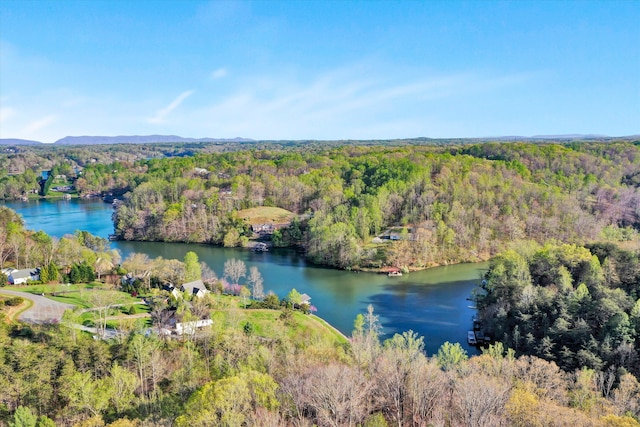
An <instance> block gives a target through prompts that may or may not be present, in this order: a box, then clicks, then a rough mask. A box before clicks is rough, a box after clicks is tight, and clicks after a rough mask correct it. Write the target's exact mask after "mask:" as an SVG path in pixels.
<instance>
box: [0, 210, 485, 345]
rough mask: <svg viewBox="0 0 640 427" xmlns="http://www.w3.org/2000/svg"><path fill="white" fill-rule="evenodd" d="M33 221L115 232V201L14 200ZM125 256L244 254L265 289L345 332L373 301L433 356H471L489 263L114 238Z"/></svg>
mask: <svg viewBox="0 0 640 427" xmlns="http://www.w3.org/2000/svg"><path fill="white" fill-rule="evenodd" d="M4 204H5V205H6V206H8V207H10V208H12V209H14V210H16V211H17V212H18V213H19V214H20V215H22V217H23V218H24V220H25V223H26V226H27V227H28V228H31V229H34V230H44V231H45V232H47V233H48V234H50V235H52V236H57V237H61V236H63V235H65V234H72V233H73V232H74V231H75V230H77V229H81V230H87V231H89V232H90V233H92V234H95V235H98V236H101V237H107V236H108V235H109V234H111V233H113V225H112V223H111V214H112V213H113V210H112V208H111V205H109V204H106V203H103V202H101V201H95V200H75V199H74V200H67V201H34V202H6V203H4ZM112 247H114V248H117V249H118V250H120V251H121V252H122V254H123V256H124V257H126V256H127V255H128V254H130V253H132V252H141V253H146V254H147V255H149V257H151V258H155V257H158V256H162V257H163V258H176V259H183V258H184V255H185V254H186V253H187V252H188V251H194V252H196V253H197V254H198V257H199V258H200V260H201V261H204V262H206V263H207V264H208V265H209V266H210V267H211V268H212V269H213V270H214V271H215V272H216V273H217V274H218V275H222V273H223V266H224V262H225V261H226V260H227V259H229V258H237V259H241V260H243V261H244V262H245V263H246V264H247V269H248V268H249V267H251V266H256V267H258V269H259V270H260V272H261V273H262V276H263V277H264V281H265V290H266V291H268V290H272V291H274V292H275V293H276V294H278V295H279V296H281V297H282V296H285V295H286V294H287V293H288V292H289V291H290V290H291V289H292V288H296V289H297V290H298V291H299V292H300V293H307V294H309V295H310V296H311V302H312V304H313V305H315V306H316V307H317V308H318V313H317V314H318V315H319V316H321V317H323V318H324V319H326V320H327V321H328V322H330V323H331V324H333V325H334V326H335V327H337V328H338V329H340V330H341V331H342V332H344V333H345V334H347V335H349V334H350V333H351V330H352V329H353V320H354V319H355V317H356V315H357V314H358V313H364V312H365V311H366V308H367V306H368V305H369V304H373V306H374V309H375V313H376V314H378V315H379V316H380V321H381V323H382V326H383V332H384V333H385V334H386V335H392V334H394V333H397V332H403V331H407V330H409V329H412V330H414V331H416V332H417V333H418V334H420V335H422V336H424V338H425V347H426V349H427V352H428V353H429V354H433V353H435V352H437V350H438V348H439V347H440V346H441V345H442V343H444V342H445V341H450V342H460V343H461V344H462V345H463V346H464V347H465V348H466V349H467V351H468V352H469V353H470V354H475V353H476V350H475V348H473V347H469V346H467V344H466V336H467V335H466V333H467V330H468V329H470V326H471V318H472V316H473V315H474V314H475V312H474V310H472V309H470V308H469V305H470V302H469V301H467V299H466V298H467V297H469V295H470V294H471V290H472V289H473V287H474V286H475V285H476V284H477V283H478V282H479V281H480V275H481V274H482V272H483V271H484V269H486V267H487V264H486V263H485V264H461V265H455V266H448V267H439V268H433V269H429V270H425V271H421V272H416V273H411V274H408V275H404V276H402V277H388V276H386V275H383V274H373V273H356V272H347V271H342V270H333V269H327V268H321V267H317V266H314V265H312V264H309V263H307V262H306V261H305V259H304V257H302V256H301V255H300V254H298V253H296V252H295V251H292V250H272V251H270V252H267V253H256V252H252V251H248V250H243V249H228V248H220V247H212V246H206V245H197V244H183V243H155V242H112Z"/></svg>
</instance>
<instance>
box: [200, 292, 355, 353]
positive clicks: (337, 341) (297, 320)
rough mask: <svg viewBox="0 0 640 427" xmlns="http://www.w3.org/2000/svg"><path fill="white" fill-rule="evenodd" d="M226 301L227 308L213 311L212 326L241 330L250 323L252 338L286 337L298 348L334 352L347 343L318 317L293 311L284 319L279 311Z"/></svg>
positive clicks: (345, 339)
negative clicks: (247, 306)
mask: <svg viewBox="0 0 640 427" xmlns="http://www.w3.org/2000/svg"><path fill="white" fill-rule="evenodd" d="M228 298H229V301H228V302H227V304H226V306H227V307H228V308H224V309H214V310H213V312H212V315H211V318H212V320H213V322H214V324H218V325H220V324H224V325H226V326H227V327H229V328H233V329H238V330H244V327H245V325H246V324H247V323H250V324H251V330H252V332H251V334H252V335H254V336H259V337H262V338H266V339H280V338H282V337H283V336H286V337H287V339H288V340H290V341H291V342H293V343H297V344H296V345H300V346H301V347H308V346H309V345H312V346H316V347H318V348H324V349H335V348H337V347H342V346H344V345H345V344H347V343H348V340H347V338H346V337H345V336H344V335H342V334H341V333H340V332H339V331H337V330H336V329H335V328H333V327H332V326H331V325H329V324H328V323H327V322H326V321H324V320H323V319H321V318H319V317H317V316H312V315H308V314H304V313H302V312H299V311H293V312H291V315H290V317H286V316H285V318H283V317H282V313H283V311H282V310H269V309H255V310H254V309H247V310H244V309H242V308H240V307H239V305H238V301H237V300H236V299H235V298H233V297H228Z"/></svg>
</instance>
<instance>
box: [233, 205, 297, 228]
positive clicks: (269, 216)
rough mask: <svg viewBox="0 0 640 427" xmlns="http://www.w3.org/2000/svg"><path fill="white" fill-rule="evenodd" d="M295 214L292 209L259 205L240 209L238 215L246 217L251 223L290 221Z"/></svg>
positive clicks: (281, 222)
mask: <svg viewBox="0 0 640 427" xmlns="http://www.w3.org/2000/svg"><path fill="white" fill-rule="evenodd" d="M294 216H295V214H294V213H293V212H291V211H288V210H286V209H282V208H275V207H271V206H259V207H257V208H250V209H243V210H241V211H238V217H240V218H243V219H245V220H246V221H247V222H248V223H249V224H251V225H257V224H267V223H273V224H283V223H288V222H290V221H291V219H292V218H293V217H294Z"/></svg>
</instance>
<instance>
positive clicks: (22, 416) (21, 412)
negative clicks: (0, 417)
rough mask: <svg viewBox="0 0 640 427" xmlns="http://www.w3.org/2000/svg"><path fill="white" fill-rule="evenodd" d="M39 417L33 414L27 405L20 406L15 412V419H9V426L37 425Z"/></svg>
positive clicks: (30, 426)
mask: <svg viewBox="0 0 640 427" xmlns="http://www.w3.org/2000/svg"><path fill="white" fill-rule="evenodd" d="M37 421H38V418H37V417H36V416H35V415H33V412H31V409H29V408H27V407H25V406H18V408H17V409H16V412H15V413H14V414H13V419H12V420H11V421H9V427H36V423H37Z"/></svg>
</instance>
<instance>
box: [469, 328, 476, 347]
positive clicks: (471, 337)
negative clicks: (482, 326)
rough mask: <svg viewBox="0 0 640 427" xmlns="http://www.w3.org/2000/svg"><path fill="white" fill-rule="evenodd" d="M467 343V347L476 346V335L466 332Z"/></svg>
mask: <svg viewBox="0 0 640 427" xmlns="http://www.w3.org/2000/svg"><path fill="white" fill-rule="evenodd" d="M467 343H469V345H477V344H478V342H477V341H476V333H475V332H473V331H469V332H467Z"/></svg>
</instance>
